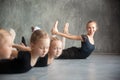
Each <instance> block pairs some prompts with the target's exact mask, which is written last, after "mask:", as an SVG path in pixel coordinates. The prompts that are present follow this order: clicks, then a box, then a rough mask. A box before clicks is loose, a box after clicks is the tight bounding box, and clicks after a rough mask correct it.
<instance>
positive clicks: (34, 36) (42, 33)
mask: <svg viewBox="0 0 120 80" xmlns="http://www.w3.org/2000/svg"><path fill="white" fill-rule="evenodd" d="M45 38H49V35H48V34H47V33H46V32H45V31H43V30H36V31H34V32H33V33H32V35H31V38H30V42H31V43H36V42H37V41H38V40H40V39H45Z"/></svg>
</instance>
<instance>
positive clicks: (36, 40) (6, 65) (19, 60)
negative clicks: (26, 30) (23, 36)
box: [0, 30, 50, 74]
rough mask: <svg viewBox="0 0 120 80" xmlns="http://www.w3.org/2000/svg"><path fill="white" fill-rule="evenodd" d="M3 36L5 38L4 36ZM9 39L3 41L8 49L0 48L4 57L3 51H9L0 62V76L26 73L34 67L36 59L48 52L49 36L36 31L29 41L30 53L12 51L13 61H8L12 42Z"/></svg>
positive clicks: (0, 41)
mask: <svg viewBox="0 0 120 80" xmlns="http://www.w3.org/2000/svg"><path fill="white" fill-rule="evenodd" d="M2 33H3V32H2ZM3 34H4V33H3ZM3 36H4V37H6V35H3ZM11 38H12V37H11ZM11 38H10V39H11ZM0 39H2V38H1V37H0ZM10 39H8V38H5V40H4V41H6V42H5V43H6V45H9V44H10V45H9V46H8V47H10V48H7V47H5V48H0V54H2V53H4V54H5V55H6V53H5V51H9V53H8V54H9V55H8V56H7V57H6V56H5V57H3V58H2V59H1V60H0V74H12V73H24V72H27V71H29V70H30V69H31V68H32V67H34V66H35V65H36V63H37V60H38V58H39V57H44V56H45V55H46V54H47V53H48V50H49V45H50V38H49V35H48V34H47V33H46V32H44V31H42V30H36V31H34V32H33V33H32V35H31V39H30V48H31V51H19V52H17V51H14V53H13V54H14V59H8V58H10V54H11V51H12V42H10V41H12V40H10ZM9 42H10V43H9ZM0 43H2V40H0ZM8 43H9V44H8ZM6 58H7V59H6Z"/></svg>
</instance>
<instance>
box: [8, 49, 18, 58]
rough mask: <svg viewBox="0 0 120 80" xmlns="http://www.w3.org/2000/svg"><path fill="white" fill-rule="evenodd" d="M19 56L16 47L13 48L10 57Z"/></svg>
mask: <svg viewBox="0 0 120 80" xmlns="http://www.w3.org/2000/svg"><path fill="white" fill-rule="evenodd" d="M17 56H18V51H17V50H16V49H14V48H13V49H12V54H11V56H10V59H14V58H16V57H17Z"/></svg>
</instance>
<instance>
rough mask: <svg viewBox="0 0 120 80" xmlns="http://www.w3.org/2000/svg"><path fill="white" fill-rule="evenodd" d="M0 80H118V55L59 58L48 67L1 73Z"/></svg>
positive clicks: (119, 63) (119, 65)
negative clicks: (16, 72)
mask: <svg viewBox="0 0 120 80" xmlns="http://www.w3.org/2000/svg"><path fill="white" fill-rule="evenodd" d="M0 80H120V55H91V56H90V57H89V58H88V59H84V60H80V59H75V60H60V59H59V60H55V61H54V63H53V64H51V65H50V66H48V67H42V68H33V69H32V70H30V71H29V72H27V73H22V74H11V75H10V74H2V75H0Z"/></svg>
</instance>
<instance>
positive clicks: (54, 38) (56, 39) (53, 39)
mask: <svg viewBox="0 0 120 80" xmlns="http://www.w3.org/2000/svg"><path fill="white" fill-rule="evenodd" d="M53 41H61V40H60V39H59V38H57V37H52V38H51V41H50V45H51V43H52V42H53ZM61 42H62V41H61Z"/></svg>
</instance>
